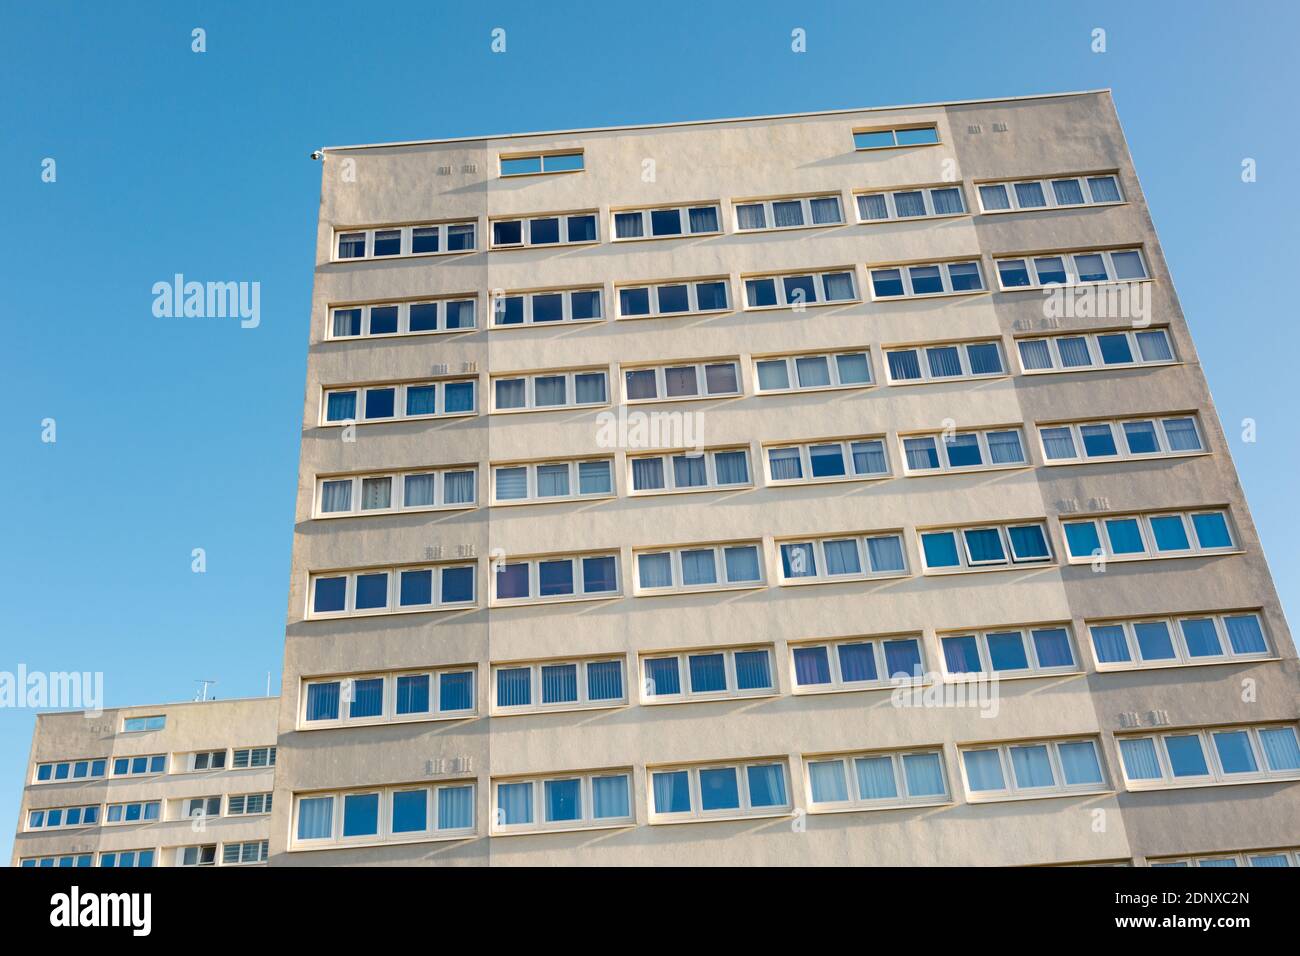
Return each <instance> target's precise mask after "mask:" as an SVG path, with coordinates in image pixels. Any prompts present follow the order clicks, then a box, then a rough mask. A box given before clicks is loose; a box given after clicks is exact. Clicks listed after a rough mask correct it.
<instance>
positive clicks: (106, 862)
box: [99, 850, 155, 869]
mask: <svg viewBox="0 0 1300 956" xmlns="http://www.w3.org/2000/svg"><path fill="white" fill-rule="evenodd" d="M154 856H155V851H154V850H117V851H115V852H113V853H101V854H99V865H100V866H112V867H117V868H119V869H121V868H123V867H150V866H153V863H154Z"/></svg>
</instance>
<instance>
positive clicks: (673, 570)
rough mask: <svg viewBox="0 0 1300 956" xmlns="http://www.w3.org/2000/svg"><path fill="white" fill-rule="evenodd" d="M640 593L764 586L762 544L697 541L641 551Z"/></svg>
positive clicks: (636, 556) (638, 560) (638, 563)
mask: <svg viewBox="0 0 1300 956" xmlns="http://www.w3.org/2000/svg"><path fill="white" fill-rule="evenodd" d="M633 562H634V563H635V565H636V589H635V593H636V594H638V595H642V596H644V595H648V594H660V593H673V592H682V591H716V590H722V589H726V588H753V587H763V584H764V582H763V558H762V545H761V544H760V543H759V542H757V541H738V542H734V543H731V544H695V545H685V546H681V547H676V548H659V549H654V550H649V549H647V550H645V551H638V552H637V553H635V554H634V555H633Z"/></svg>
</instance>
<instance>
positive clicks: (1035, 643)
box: [939, 624, 1079, 677]
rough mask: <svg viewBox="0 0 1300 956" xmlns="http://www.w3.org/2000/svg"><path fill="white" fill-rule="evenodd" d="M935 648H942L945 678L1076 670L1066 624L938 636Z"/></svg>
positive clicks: (993, 629)
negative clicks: (968, 675) (937, 645)
mask: <svg viewBox="0 0 1300 956" xmlns="http://www.w3.org/2000/svg"><path fill="white" fill-rule="evenodd" d="M939 646H940V647H941V648H942V649H943V665H944V672H945V673H946V674H947V675H948V676H949V677H963V676H965V675H967V674H997V675H998V676H999V677H1033V676H1037V675H1040V674H1062V673H1070V672H1072V671H1077V670H1078V669H1079V667H1078V664H1076V663H1075V658H1074V648H1073V646H1072V644H1071V641H1070V628H1069V626H1068V625H1066V624H1044V625H1036V626H1033V627H999V628H991V629H988V630H982V631H961V632H956V633H950V634H940V635H939Z"/></svg>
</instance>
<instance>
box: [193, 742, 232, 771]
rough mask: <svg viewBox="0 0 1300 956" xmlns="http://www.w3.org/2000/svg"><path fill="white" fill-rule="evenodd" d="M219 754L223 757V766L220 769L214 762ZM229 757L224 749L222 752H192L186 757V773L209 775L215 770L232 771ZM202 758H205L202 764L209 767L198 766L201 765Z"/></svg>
mask: <svg viewBox="0 0 1300 956" xmlns="http://www.w3.org/2000/svg"><path fill="white" fill-rule="evenodd" d="M217 754H220V755H221V766H219V767H218V766H215V765H214V764H213V762H212V758H213V757H215V756H216V755H217ZM229 756H230V754H229V752H228V751H227V750H225V749H224V748H222V749H220V750H194V751H191V752H190V753H188V754H186V755H185V772H186V773H208V772H210V771H213V770H228V769H230V763H229V760H228V758H229ZM200 757H203V758H205V759H204V760H203V761H202V762H203V763H205V764H207V766H204V767H200V766H198V764H199V763H200V760H199V758H200Z"/></svg>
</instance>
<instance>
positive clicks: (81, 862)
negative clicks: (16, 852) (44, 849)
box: [18, 852, 95, 869]
mask: <svg viewBox="0 0 1300 956" xmlns="http://www.w3.org/2000/svg"><path fill="white" fill-rule="evenodd" d="M64 860H68V861H69V862H68V863H67V864H64V862H63V861H64ZM18 865H19V866H20V867H25V868H28V869H30V868H32V867H36V868H40V869H52V868H53V869H58V868H62V869H77V868H80V867H88V866H94V865H95V854H94V853H93V852H92V853H60V854H58V855H55V856H25V857H23V858H22V859H21V860H19V862H18Z"/></svg>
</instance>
